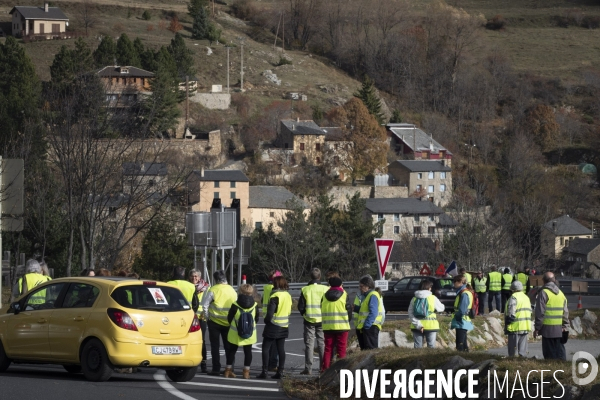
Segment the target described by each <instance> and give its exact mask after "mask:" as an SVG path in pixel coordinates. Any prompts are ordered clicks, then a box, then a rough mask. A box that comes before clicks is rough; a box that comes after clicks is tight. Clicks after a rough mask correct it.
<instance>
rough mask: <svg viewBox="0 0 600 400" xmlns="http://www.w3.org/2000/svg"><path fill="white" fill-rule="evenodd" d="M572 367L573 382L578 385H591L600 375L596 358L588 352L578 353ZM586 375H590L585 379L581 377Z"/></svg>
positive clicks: (574, 357) (574, 355)
mask: <svg viewBox="0 0 600 400" xmlns="http://www.w3.org/2000/svg"><path fill="white" fill-rule="evenodd" d="M571 366H572V371H571V372H572V374H573V382H575V384H576V385H579V386H584V385H587V384H589V383H591V382H592V381H593V380H594V379H596V376H597V375H598V362H597V361H596V359H595V358H594V356H593V355H591V354H590V353H588V352H585V351H578V352H577V353H575V354H573V361H572V365H571ZM585 374H589V375H587V376H586V377H584V378H581V377H580V376H582V375H585Z"/></svg>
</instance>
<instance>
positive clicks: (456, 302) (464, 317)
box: [452, 290, 473, 322]
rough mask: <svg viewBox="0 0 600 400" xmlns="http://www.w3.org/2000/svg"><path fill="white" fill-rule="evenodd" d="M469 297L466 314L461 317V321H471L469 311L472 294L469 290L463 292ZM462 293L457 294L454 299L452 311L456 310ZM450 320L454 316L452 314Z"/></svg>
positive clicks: (471, 306)
mask: <svg viewBox="0 0 600 400" xmlns="http://www.w3.org/2000/svg"><path fill="white" fill-rule="evenodd" d="M464 292H465V293H466V294H467V296H468V297H469V305H468V306H467V313H466V314H464V315H463V316H462V319H463V321H467V322H469V321H471V317H469V310H470V309H471V308H473V294H472V293H471V292H470V291H469V290H465V291H464ZM461 295H462V293H460V292H459V293H458V295H457V296H456V299H454V309H455V310H458V303H460V296H461ZM452 319H454V314H452Z"/></svg>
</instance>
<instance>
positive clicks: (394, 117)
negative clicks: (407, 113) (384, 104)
mask: <svg viewBox="0 0 600 400" xmlns="http://www.w3.org/2000/svg"><path fill="white" fill-rule="evenodd" d="M401 122H402V115H400V110H398V109H396V110H394V112H393V113H392V117H391V118H390V124H399V123H401Z"/></svg>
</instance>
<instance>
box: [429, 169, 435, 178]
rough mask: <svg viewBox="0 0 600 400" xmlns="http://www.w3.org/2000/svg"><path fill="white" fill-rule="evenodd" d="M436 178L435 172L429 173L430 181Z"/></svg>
mask: <svg viewBox="0 0 600 400" xmlns="http://www.w3.org/2000/svg"><path fill="white" fill-rule="evenodd" d="M434 176H435V172H433V171H429V176H428V178H429V179H433V178H434Z"/></svg>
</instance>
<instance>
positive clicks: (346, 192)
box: [327, 186, 373, 207]
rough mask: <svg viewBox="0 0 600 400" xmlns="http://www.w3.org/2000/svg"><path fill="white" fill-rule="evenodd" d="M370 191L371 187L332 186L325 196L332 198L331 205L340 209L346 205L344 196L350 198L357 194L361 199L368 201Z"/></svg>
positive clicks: (346, 201) (346, 200)
mask: <svg viewBox="0 0 600 400" xmlns="http://www.w3.org/2000/svg"><path fill="white" fill-rule="evenodd" d="M372 191H373V187H372V186H334V187H332V188H331V190H329V192H328V193H327V195H328V196H333V205H336V206H338V207H342V206H345V205H347V204H348V199H347V198H346V196H348V197H352V196H354V194H355V193H356V192H358V193H359V196H360V198H361V199H368V198H371V192H372Z"/></svg>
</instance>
